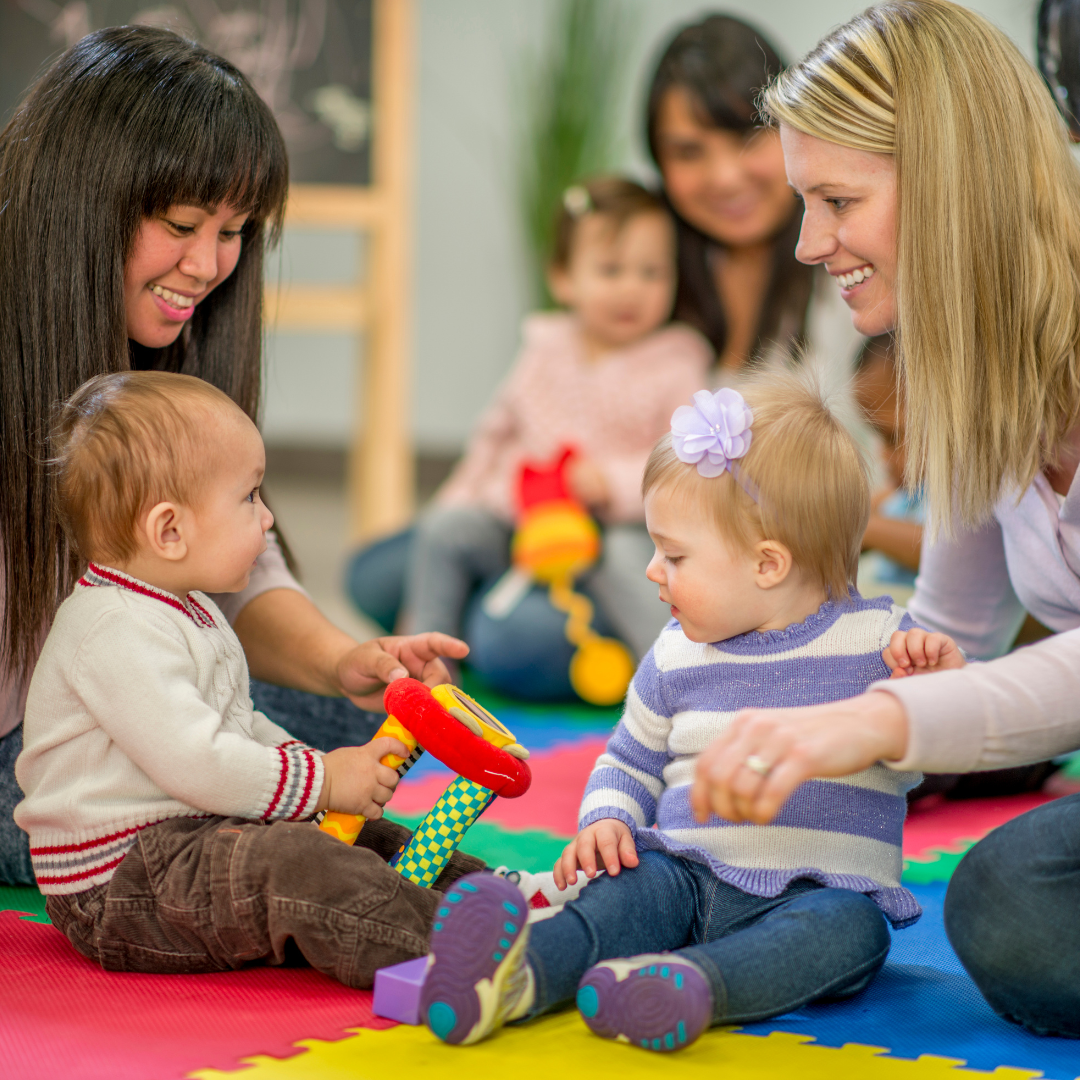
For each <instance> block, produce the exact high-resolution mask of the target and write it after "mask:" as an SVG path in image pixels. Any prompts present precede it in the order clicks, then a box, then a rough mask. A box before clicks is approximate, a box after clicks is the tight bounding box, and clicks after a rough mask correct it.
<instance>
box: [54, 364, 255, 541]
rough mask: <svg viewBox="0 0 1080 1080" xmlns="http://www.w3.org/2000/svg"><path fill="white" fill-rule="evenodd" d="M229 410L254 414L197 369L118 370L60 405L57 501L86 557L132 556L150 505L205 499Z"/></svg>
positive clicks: (56, 438) (194, 502)
mask: <svg viewBox="0 0 1080 1080" xmlns="http://www.w3.org/2000/svg"><path fill="white" fill-rule="evenodd" d="M228 414H232V415H233V417H234V418H235V419H238V420H247V416H246V414H245V413H244V412H243V411H242V410H241V409H240V407H239V406H238V405H236V404H235V402H233V401H232V399H231V398H229V397H228V396H226V395H225V394H223V393H222V392H221V391H220V390H219V389H218V388H217V387H216V386H211V384H210V383H208V382H204V381H203V380H202V379H196V378H194V377H193V376H191V375H177V374H173V373H170V372H164V371H120V372H113V373H110V374H107V375H98V376H95V377H94V378H93V379H90V380H88V381H87V382H85V383H83V384H82V386H80V387H79V389H78V390H76V391H75V393H74V394H72V396H71V397H70V398H69V399H68V400H67V401H66V402H65V403H64V404H63V406H62V407H61V409H60V412H59V414H58V416H57V420H56V423H55V425H54V426H53V432H52V439H51V444H52V451H53V457H52V463H53V466H54V469H55V483H56V492H57V508H58V510H59V513H60V519H61V522H62V524H63V526H64V530H65V531H66V533H67V535H68V539H69V540H70V542H71V544H72V546H73V547H74V548H75V549H76V551H77V552H78V554H79V555H80V556H81V558H82V559H83V560H84V561H89V560H90V559H103V560H104V559H117V560H124V559H128V558H130V557H131V556H132V555H134V554H135V552H136V550H137V548H138V542H137V540H136V528H137V526H138V523H139V519H140V517H141V516H142V515H143V514H144V513H145V512H146V511H147V510H149V509H150V507H152V506H154V505H155V504H157V503H158V502H162V501H165V500H171V501H174V502H177V503H179V504H180V505H183V506H197V505H198V504H199V500H200V496H201V494H202V491H201V489H202V487H203V486H204V484H205V481H206V480H207V478H208V477H209V475H210V474H211V473H212V472H213V470H214V468H216V466H217V465H218V463H219V462H220V455H219V454H218V453H217V452H216V451H215V442H214V435H215V430H214V428H215V423H214V422H215V420H218V421H220V418H221V417H222V416H224V415H228ZM249 422H250V421H249Z"/></svg>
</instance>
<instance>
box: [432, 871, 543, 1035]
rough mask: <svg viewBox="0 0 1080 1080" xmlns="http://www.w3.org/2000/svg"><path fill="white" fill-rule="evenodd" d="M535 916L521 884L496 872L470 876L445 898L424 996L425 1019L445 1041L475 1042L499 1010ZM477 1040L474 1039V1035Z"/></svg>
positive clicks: (437, 920)
mask: <svg viewBox="0 0 1080 1080" xmlns="http://www.w3.org/2000/svg"><path fill="white" fill-rule="evenodd" d="M528 914H529V909H528V905H527V904H526V903H525V900H524V898H523V897H522V895H521V892H520V890H519V889H518V888H517V886H516V885H514V884H512V883H511V882H509V881H507V880H505V879H504V878H497V877H494V876H493V875H491V874H469V875H468V876H467V877H463V878H461V879H460V880H459V881H456V882H455V883H454V885H453V886H452V887H451V889H450V891H449V892H448V893H447V894H446V895H445V897H443V899H442V903H441V904H440V905H439V908H438V910H437V912H436V913H435V923H434V925H433V926H432V929H431V954H432V957H433V958H434V959H433V961H432V963H431V966H430V968H429V969H428V974H427V978H426V979H425V981H424V988H423V990H422V991H421V994H420V1019H421V1021H422V1022H423V1023H425V1024H427V1026H428V1027H429V1028H430V1029H431V1031H432V1032H433V1033H434V1034H435V1035H436V1036H437V1037H438V1038H440V1039H442V1041H443V1042H447V1043H462V1042H474V1041H476V1040H477V1039H479V1038H482V1037H483V1036H484V1035H485V1034H487V1030H477V1024H479V1023H481V1022H484V1024H485V1025H486V1026H487V1027H488V1029H490V1026H492V1025H491V1017H492V1015H493V1014H494V1013H495V1012H497V1011H498V1006H499V1001H498V998H499V996H500V993H501V990H502V986H503V983H504V981H505V979H506V977H507V975H508V974H511V973H512V972H510V971H509V970H508V969H509V967H510V966H511V965H514V964H515V961H517V960H518V958H519V956H520V954H521V952H522V946H523V945H524V943H522V946H518V947H517V948H515V945H517V943H518V940H519V939H520V938H521V936H522V933H523V931H524V930H525V922H526V918H527V916H528ZM470 1036H471V1037H470Z"/></svg>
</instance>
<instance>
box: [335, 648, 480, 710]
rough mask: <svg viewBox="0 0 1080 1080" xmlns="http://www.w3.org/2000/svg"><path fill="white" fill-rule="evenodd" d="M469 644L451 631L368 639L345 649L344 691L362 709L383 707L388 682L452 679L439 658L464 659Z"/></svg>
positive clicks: (341, 679) (429, 683)
mask: <svg viewBox="0 0 1080 1080" xmlns="http://www.w3.org/2000/svg"><path fill="white" fill-rule="evenodd" d="M468 654H469V646H468V645H466V644H465V642H464V641H459V640H458V639H457V638H454V637H450V635H449V634H437V633H434V632H432V633H427V634H411V635H410V636H408V637H381V638H373V639H372V640H371V641H365V642H364V643H363V644H362V645H356V646H355V647H354V648H352V649H350V650H349V651H348V652H346V653H345V654H344V655H343V656H342V657H341V659H340V660H339V661H338V665H337V677H338V682H339V683H340V684H341V689H342V692H343V693H344V694H345V695H346V697H348V698H349V700H350V701H353V702H355V703H356V704H357V705H359V706H360V708H362V709H381V708H382V695H383V691H384V690H385V689H386V684H387V683H390V682H393V681H394V680H395V679H404V678H406V677H409V676H411V677H412V678H414V679H419V680H420V681H421V682H422V683H425V684H426V685H427V686H438V685H439V683H448V682H450V681H451V679H450V673H449V672H448V671H447V670H446V665H445V664H444V663H443V662H442V660H441V659H440V657H442V656H449V657H452V658H453V659H455V660H461V659H462V658H463V657H465V656H468Z"/></svg>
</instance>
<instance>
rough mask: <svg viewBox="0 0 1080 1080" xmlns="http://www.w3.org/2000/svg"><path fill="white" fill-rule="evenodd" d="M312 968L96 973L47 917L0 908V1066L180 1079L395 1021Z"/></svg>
mask: <svg viewBox="0 0 1080 1080" xmlns="http://www.w3.org/2000/svg"><path fill="white" fill-rule="evenodd" d="M392 1026H393V1025H392V1024H391V1022H390V1021H387V1020H382V1019H379V1018H377V1017H375V1016H374V1015H373V1014H372V1011H371V993H370V991H360V990H350V989H348V988H347V987H345V986H342V985H341V984H340V983H337V982H335V981H334V980H333V979H330V978H328V977H326V976H324V975H320V974H319V973H318V972H316V971H313V970H311V969H310V968H267V967H253V968H249V969H245V970H244V971H232V972H224V973H221V974H215V975H180V976H178V975H139V974H120V973H116V972H106V971H102V970H101V968H99V967H98V966H97V965H96V964H92V963H91V962H90V961H88V960H85V959H84V958H83V957H81V956H80V955H79V954H78V953H76V952H75V950H74V949H73V948H72V947H71V945H70V944H69V943H68V941H67V939H66V938H65V937H64V936H63V935H62V934H61V933H60V931H58V930H57V929H56V928H55V927H52V926H46V925H43V924H41V923H35V922H28V921H26V920H24V919H20V918H19V916H18V915H17V914H16V913H15V912H12V911H3V912H0V1075H2V1076H3V1077H4V1078H5V1080H73V1078H78V1080H174V1078H175V1080H180V1078H182V1077H184V1076H186V1075H188V1074H189V1073H191V1072H192V1071H194V1070H195V1069H207V1068H216V1069H222V1070H226V1069H234V1068H236V1067H237V1063H238V1062H239V1061H240V1059H241V1058H245V1057H251V1056H252V1055H255V1054H266V1055H269V1056H271V1057H279V1058H284V1057H290V1056H292V1055H293V1054H295V1053H297V1050H296V1048H295V1047H294V1046H293V1043H294V1042H296V1040H298V1039H326V1040H334V1039H340V1038H342V1037H343V1036H344V1035H345V1034H346V1031H347V1029H349V1028H357V1027H368V1028H386V1027H392Z"/></svg>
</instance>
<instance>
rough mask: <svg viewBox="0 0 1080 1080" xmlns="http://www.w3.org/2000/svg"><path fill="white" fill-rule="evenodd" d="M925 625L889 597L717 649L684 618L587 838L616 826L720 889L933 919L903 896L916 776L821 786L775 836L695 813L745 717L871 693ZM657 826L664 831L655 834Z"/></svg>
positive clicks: (815, 783) (794, 799)
mask: <svg viewBox="0 0 1080 1080" xmlns="http://www.w3.org/2000/svg"><path fill="white" fill-rule="evenodd" d="M914 625H915V623H914V621H913V620H912V618H911V616H910V615H908V614H907V612H905V611H904V610H903V608H900V607H897V606H896V605H895V604H893V602H892V600H891V599H890V598H889V597H878V598H876V599H873V600H865V599H863V598H862V597H860V596H858V595H857V594H855V595H853V597H852V599H851V600H850V601H849V602H846V603H834V602H832V601H829V602H827V603H825V604H823V605H822V606H821V608H820V609H819V610H818V611H817V612H815V613H814V614H813V615H810V616H809V617H808V618H807V619H806V620H805V621H804V622H801V623H797V624H795V625H793V626H789V627H787V629H785V630H767V631H764V632H759V631H752V632H751V633H748V634H741V635H739V636H738V637H734V638H729V639H728V640H726V641H719V642H716V643H714V644H711V645H701V644H697V643H696V642H693V641H690V639H689V638H687V637H686V635H685V634H684V633H683V632H682V629H681V627H680V626H679V624H678V622H677V621H675V620H674V619H673V620H672V621H671V622H670V623H668V625H667V626H666V627H665V628H664V630H663V631H662V632H661V634H660V636H659V638H657V640H656V643H655V644H654V645H653V647H652V649H650V650H649V653H648V655H647V656H646V657H645V659H644V660H642V662H641V666H640V667H639V668H638V671H637V674H636V675H635V676H634V681H633V683H632V685H631V687H630V691H629V694H628V695H627V699H626V708H625V710H624V712H623V716H622V719H621V720H620V721H619V725H618V727H617V728H616V729H615V733H614V734H613V735H612V737H611V739H610V740H609V741H608V745H607V749H606V751H605V752H604V753H603V754H601V755H600V757H599V758H598V759H597V762H596V765H595V767H594V768H593V771H592V775H591V776H590V777H589V783H588V785H587V786H586V788H585V797H584V799H583V801H582V804H581V811H580V814H579V823H578V827H579V828H584V827H585V826H586V825H591V824H592V823H593V822H594V821H599V820H601V819H602V818H618V819H619V820H620V821H623V822H625V823H626V824H627V825H629V826H630V828H631V830H633V832H634V836H635V839H636V842H637V847H638V850H643V849H652V850H659V851H666V852H669V853H670V854H672V855H678V856H681V857H682V858H686V859H691V860H693V861H696V862H701V863H704V864H705V865H707V866H709V867H710V869H711V870H712V871H713V873H714V874H715V875H716V876H717V877H718V878H720V879H721V880H722V881H726V882H728V883H729V884H731V885H734V886H736V887H737V888H739V889H742V890H743V891H744V892H748V893H752V894H754V895H757V896H776V895H778V894H779V893H781V892H782V891H783V890H784V889H785V888H787V886H788V885H789V884H790V883H791V882H792V881H793V880H795V879H796V878H811V879H813V880H815V881H820V882H821V883H822V884H824V885H830V886H833V887H836V888H843V889H852V890H853V891H855V892H861V893H865V894H866V895H867V896H869V897H870V899H871V900H873V901H874V902H875V903H876V904H877V905H878V906H879V907H880V908H881V910H882V911H883V912H884V913H885V915H886V916H887V917H888V918H889V920H890V922H892V924H893V925H894V926H897V927H900V926H906V925H908V924H909V923H912V922H914V921H915V920H916V919H917V918H918V917H919V915H920V914H921V909H920V908H919V905H918V903H916V901H915V898H914V897H913V896H912V895H911V893H909V892H908V891H907V889H904V888H902V887H901V885H900V871H901V863H902V860H901V841H902V837H903V828H904V815H905V813H906V810H907V804H906V799H905V797H904V796H905V793H906V792H907V791H908V789H909V788H911V787H914V785H915V784H917V783H918V782H919V779H920V777H919V774H918V773H904V772H895V771H893V770H891V769H887V768H886V767H885V766H884V765H880V764H878V765H874V766H873V767H871V768H869V769H865V770H864V771H862V772H859V773H853V774H852V775H850V776H845V777H841V778H840V779H832V780H809V781H807V782H806V783H804V784H803V785H802V786H801V787H800V788H798V790H797V791H796V792H795V793H794V794H793V795H792V796H791V798H790V799H789V800H788V801H787V802H786V803H785V804H784V806H783V808H782V809H781V811H780V813H779V814H778V815H777V817H776V819H775V820H774V821H773V822H772V823H771V824H769V825H753V824H748V823H739V824H735V823H732V822H729V821H725V820H724V819H723V818H719V817H716V816H715V815H713V816H712V817H710V818H709V820H708V821H707V822H705V823H704V824H701V823H699V822H697V821H696V820H695V819H694V816H693V814H692V813H691V810H690V785H691V782H692V781H693V776H694V766H695V764H696V762H697V757H698V755H699V754H700V753H701V752H702V750H704V749H705V747H706V746H708V744H709V743H710V742H712V740H713V739H715V738H716V736H717V735H719V734H720V733H721V732H722V731H723V730H724V728H725V727H726V726H727V725H728V724H729V723H730V722H731V721H732V720H733V719H734V717H735V714H736V713H737V712H738V711H739V710H740V709H745V708H753V707H758V708H780V707H785V706H794V705H816V704H820V703H822V702H828V701H839V700H842V699H843V698H848V697H853V696H855V695H856V694H861V693H862V692H863V691H864V690H866V688H867V687H868V686H869V685H870V684H871V683H872V682H875V681H877V680H878V679H882V678H886V677H887V676H888V674H889V671H888V668H887V667H886V666H885V663H884V661H883V660H882V659H881V650H882V649H883V648H884V647H885V646H886V645H887V644H888V643H889V637H890V635H891V634H892V633H893V632H894V631H896V630H908V629H910V628H911V627H913V626H914ZM653 825H655V826H656V828H650V826H653Z"/></svg>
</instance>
